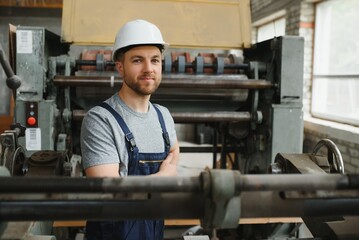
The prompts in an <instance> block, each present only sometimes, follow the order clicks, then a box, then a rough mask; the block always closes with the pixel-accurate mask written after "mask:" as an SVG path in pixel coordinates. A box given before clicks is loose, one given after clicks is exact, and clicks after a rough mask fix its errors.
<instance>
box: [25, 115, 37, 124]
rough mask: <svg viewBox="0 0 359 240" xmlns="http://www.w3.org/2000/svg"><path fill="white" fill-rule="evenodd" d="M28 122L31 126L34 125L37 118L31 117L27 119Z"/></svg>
mask: <svg viewBox="0 0 359 240" xmlns="http://www.w3.org/2000/svg"><path fill="white" fill-rule="evenodd" d="M27 124H29V125H30V126H34V125H35V124H36V118H34V117H29V118H28V119H27Z"/></svg>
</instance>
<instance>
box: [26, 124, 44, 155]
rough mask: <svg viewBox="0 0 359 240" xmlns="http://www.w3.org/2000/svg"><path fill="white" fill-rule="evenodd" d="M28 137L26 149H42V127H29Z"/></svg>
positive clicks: (27, 130)
mask: <svg viewBox="0 0 359 240" xmlns="http://www.w3.org/2000/svg"><path fill="white" fill-rule="evenodd" d="M25 137H26V150H29V151H33V150H36V151H38V150H41V129H40V128H28V129H26V131H25Z"/></svg>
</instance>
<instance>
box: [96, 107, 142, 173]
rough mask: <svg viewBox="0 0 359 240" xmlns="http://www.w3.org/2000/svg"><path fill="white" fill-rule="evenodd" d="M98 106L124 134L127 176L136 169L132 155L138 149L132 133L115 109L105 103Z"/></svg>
mask: <svg viewBox="0 0 359 240" xmlns="http://www.w3.org/2000/svg"><path fill="white" fill-rule="evenodd" d="M99 106H101V107H103V108H105V109H107V110H108V111H109V112H110V113H111V114H112V115H113V116H114V118H115V119H116V121H117V123H118V125H120V127H121V129H122V131H123V133H124V134H125V139H126V143H127V149H128V158H129V159H128V160H129V167H128V169H129V175H130V174H131V172H132V171H134V169H135V168H136V166H134V165H136V161H133V156H134V155H133V154H137V153H138V148H137V146H136V142H135V138H134V137H133V134H132V132H131V131H130V129H129V128H128V127H127V124H126V123H125V121H124V120H123V118H122V117H121V116H120V114H118V112H116V110H115V109H113V108H112V107H111V106H110V105H108V104H107V103H105V102H102V103H101V104H100V105H99Z"/></svg>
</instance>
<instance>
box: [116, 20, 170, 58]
mask: <svg viewBox="0 0 359 240" xmlns="http://www.w3.org/2000/svg"><path fill="white" fill-rule="evenodd" d="M144 44H150V45H151V44H153V45H162V47H163V50H162V52H164V51H165V50H166V48H167V47H168V46H169V44H168V43H165V42H164V41H163V38H162V34H161V31H160V30H159V29H158V27H157V26H156V25H154V24H152V23H150V22H148V21H145V20H141V19H137V20H134V21H130V22H127V23H126V24H125V25H123V26H122V28H121V29H120V30H119V31H118V32H117V35H116V39H115V43H114V45H113V49H112V60H113V61H115V59H114V57H115V56H116V52H117V51H118V50H120V49H121V48H125V47H129V46H133V45H144Z"/></svg>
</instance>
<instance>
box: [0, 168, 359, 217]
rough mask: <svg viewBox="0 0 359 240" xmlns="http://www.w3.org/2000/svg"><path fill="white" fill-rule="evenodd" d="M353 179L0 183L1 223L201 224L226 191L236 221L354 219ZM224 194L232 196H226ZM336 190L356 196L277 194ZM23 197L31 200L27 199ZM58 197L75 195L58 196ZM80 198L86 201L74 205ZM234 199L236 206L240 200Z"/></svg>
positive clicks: (212, 175)
mask: <svg viewBox="0 0 359 240" xmlns="http://www.w3.org/2000/svg"><path fill="white" fill-rule="evenodd" d="M224 171H225V172H224ZM223 174H225V175H223ZM224 176H226V177H225V178H224V179H232V178H233V182H234V185H231V184H228V182H226V181H222V180H221V179H222V178H223V177H224ZM228 177H229V178H228ZM358 178H359V176H358V175H341V174H329V175H326V174H305V175H302V174H286V175H240V174H239V172H236V171H229V170H227V171H226V170H211V171H207V172H203V173H202V174H201V175H200V176H198V177H143V176H130V177H125V178H103V179H102V178H98V179H95V178H89V179H84V178H56V179H54V178H44V177H37V178H27V177H24V178H18V177H2V178H1V181H0V192H1V193H2V194H1V195H0V200H1V201H0V220H1V221H23V220H75V219H76V220H79V219H87V220H105V219H107V220H110V219H118V220H119V219H143V218H166V219H187V218H203V217H204V216H205V213H206V212H207V211H213V209H212V208H211V206H212V205H211V204H210V205H207V204H205V203H206V202H207V203H208V201H210V202H213V201H214V202H216V201H217V200H219V201H223V200H221V199H218V197H219V196H222V194H219V195H218V193H223V192H227V190H229V192H233V193H235V195H234V196H238V195H240V205H239V204H238V205H237V206H240V208H241V217H243V218H247V217H249V218H251V217H310V216H339V215H351V216H353V215H356V216H357V215H359V198H358V197H357V195H358V191H357V190H358V189H359V184H358V182H359V181H358ZM218 183H220V184H219V185H218ZM229 186H232V188H233V187H234V188H235V189H232V190H230V189H227V188H230V187H229ZM338 189H339V190H343V189H347V190H350V189H354V190H355V191H354V193H355V194H357V195H355V194H354V197H353V196H351V197H343V196H340V197H332V198H330V199H327V198H320V197H317V198H286V197H283V194H282V193H281V192H279V191H277V190H280V191H286V190H289V191H295V190H299V191H314V190H338ZM30 192H33V193H34V194H28V193H30ZM62 192H78V193H76V194H68V195H66V194H60V195H58V194H57V193H62ZM87 192H91V193H98V194H97V195H96V196H97V197H91V196H90V195H91V194H90V195H86V193H87ZM8 193H10V194H8ZM11 193H16V194H11ZM24 193H27V194H24ZM35 193H46V194H35ZM83 193H85V194H84V196H88V199H86V198H81V197H78V198H77V197H76V195H78V196H81V195H82V194H83ZM104 193H107V195H105V196H104ZM109 193H110V194H109ZM132 193H133V194H132ZM17 196H18V197H17ZM59 196H61V198H59ZM355 196H356V197H355ZM234 199H236V200H235V201H239V198H234Z"/></svg>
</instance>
